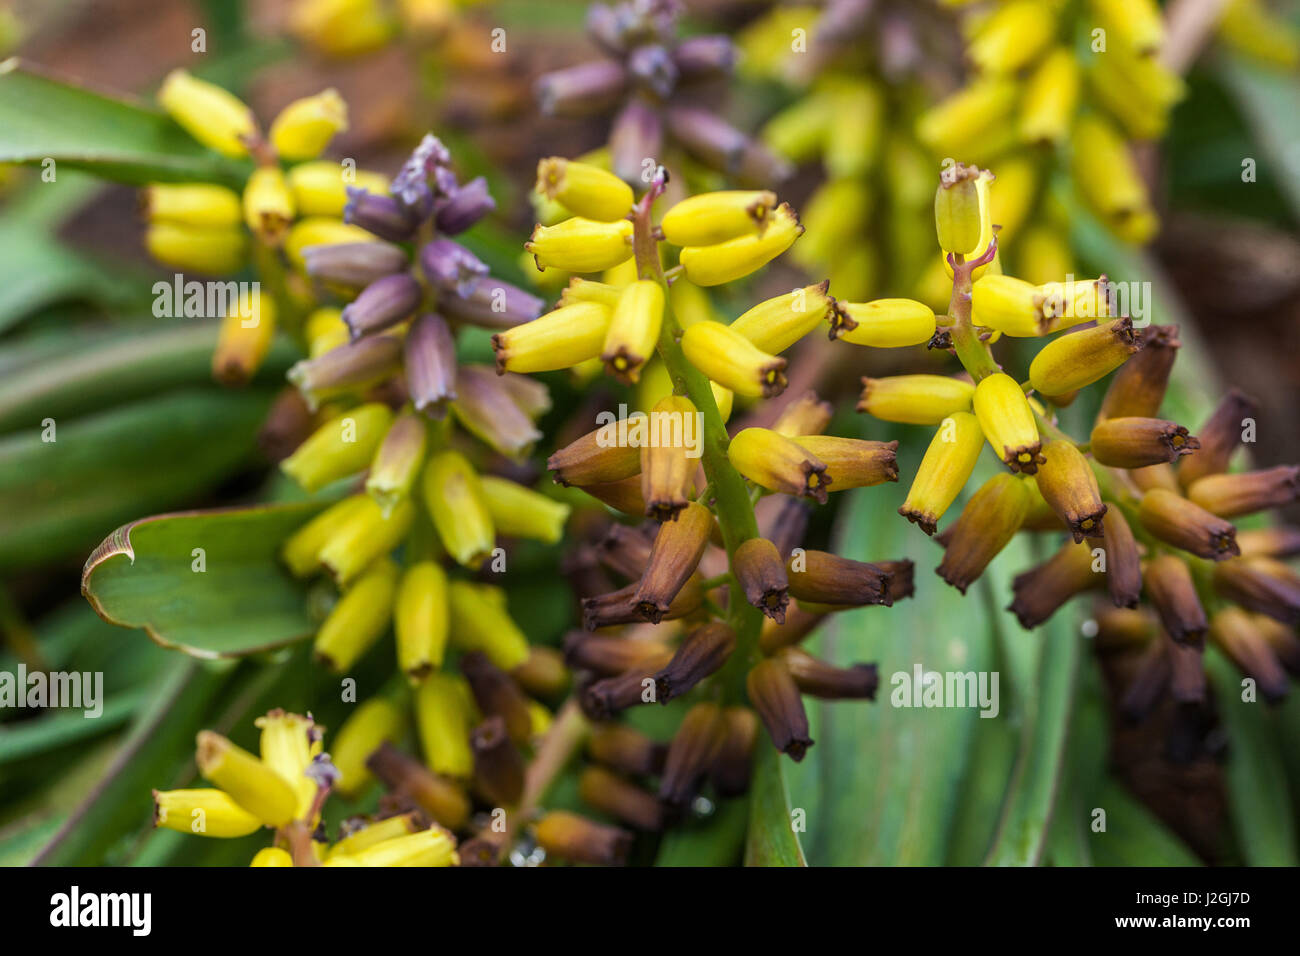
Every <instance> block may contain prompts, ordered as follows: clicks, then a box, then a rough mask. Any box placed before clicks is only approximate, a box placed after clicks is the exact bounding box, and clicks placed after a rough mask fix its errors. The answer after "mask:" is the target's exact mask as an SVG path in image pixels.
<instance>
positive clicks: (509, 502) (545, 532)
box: [480, 475, 572, 544]
mask: <svg viewBox="0 0 1300 956" xmlns="http://www.w3.org/2000/svg"><path fill="white" fill-rule="evenodd" d="M480 484H481V485H482V487H483V499H484V501H485V502H486V503H487V509H488V514H489V515H491V516H492V524H493V525H494V526H495V528H496V531H497V533H498V534H502V535H505V536H506V537H510V538H530V539H532V540H534V541H541V542H544V543H545V544H558V543H559V541H560V539H561V538H563V537H564V523H565V522H566V521H567V520H568V519H569V512H570V510H572V509H570V507H569V506H568V505H566V504H564V503H562V502H559V501H556V500H555V499H553V498H548V497H547V496H546V495H544V494H541V493H540V492H537V491H533V490H532V489H531V488H525V487H524V486H523V485H521V484H519V483H518V482H515V481H510V480H508V479H505V478H497V477H495V476H494V475H484V476H483V477H482V478H481V479H480Z"/></svg>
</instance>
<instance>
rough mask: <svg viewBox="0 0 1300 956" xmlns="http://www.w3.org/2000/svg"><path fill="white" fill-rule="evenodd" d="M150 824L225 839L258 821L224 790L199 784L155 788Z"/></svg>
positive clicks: (257, 825)
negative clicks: (188, 788)
mask: <svg viewBox="0 0 1300 956" xmlns="http://www.w3.org/2000/svg"><path fill="white" fill-rule="evenodd" d="M153 825H154V826H155V827H165V828H166V829H168V830H175V831H176V832H178V833H195V834H197V835H199V836H208V837H217V838H220V839H228V838H231V837H242V836H248V835H249V834H250V833H254V832H256V831H258V830H260V829H261V828H262V821H261V820H259V819H258V818H257V817H255V816H254V815H253V814H251V813H249V812H248V811H247V810H245V809H244V808H243V807H241V806H240V805H239V804H238V803H236V802H235V801H234V798H233V797H231V796H230V794H228V793H226V792H225V791H224V790H215V789H202V788H200V789H196V790H155V791H154V792H153Z"/></svg>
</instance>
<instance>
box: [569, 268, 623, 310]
mask: <svg viewBox="0 0 1300 956" xmlns="http://www.w3.org/2000/svg"><path fill="white" fill-rule="evenodd" d="M622 294H623V288H622V286H617V285H611V284H610V283H608V282H597V281H596V280H594V279H583V278H581V277H579V276H575V277H574V278H572V279H570V280H569V284H568V285H567V286H565V288H564V291H563V292H561V293H560V302H559V306H560V307H561V308H563V307H564V306H566V305H576V304H578V303H579V302H595V303H597V304H598V305H603V306H604V307H605V308H607V309H609V310H611V311H612V310H613V308H614V306H616V305H618V297H619V296H621V295H622Z"/></svg>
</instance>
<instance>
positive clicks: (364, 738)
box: [330, 612, 406, 798]
mask: <svg viewBox="0 0 1300 956" xmlns="http://www.w3.org/2000/svg"><path fill="white" fill-rule="evenodd" d="M399 613H400V612H399ZM400 647H401V646H400V644H399V645H398V648H399V650H400ZM405 728H406V718H405V715H403V713H402V709H401V708H400V707H398V706H397V704H395V703H394V702H393V701H392V700H390V699H389V698H388V697H385V696H383V695H380V696H378V697H372V698H370V699H369V700H368V701H366V702H365V703H363V704H360V705H359V706H358V707H357V709H356V710H355V711H353V712H352V716H350V717H349V718H348V719H347V720H345V721H344V722H343V726H342V727H341V728H339V732H338V733H337V734H336V735H335V737H334V744H333V746H332V747H330V759H331V760H332V761H334V766H335V767H337V768H338V771H339V773H340V774H341V775H342V776H341V777H340V778H339V782H338V789H339V790H340V791H341V792H342V793H344V794H345V795H347V796H349V797H354V798H355V797H356V796H357V795H358V794H360V793H361V791H362V790H364V789H365V788H366V786H367V785H368V784H369V783H370V782H371V781H372V780H373V779H374V775H373V774H372V773H371V772H370V770H369V768H367V767H366V760H368V759H369V757H370V755H371V754H372V753H374V752H375V751H376V750H378V749H379V747H380V745H381V744H383V743H384V742H385V741H388V742H390V743H391V742H395V741H397V740H400V739H401V736H402V732H403V731H404V730H405Z"/></svg>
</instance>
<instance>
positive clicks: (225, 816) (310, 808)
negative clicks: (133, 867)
mask: <svg viewBox="0 0 1300 956" xmlns="http://www.w3.org/2000/svg"><path fill="white" fill-rule="evenodd" d="M256 723H257V727H258V728H259V729H260V730H261V732H262V733H261V739H260V750H261V754H260V756H259V755H257V754H251V753H249V752H248V751H247V750H244V749H243V748H242V747H240V746H238V745H237V744H234V743H232V742H231V741H230V740H228V739H227V738H225V737H223V736H221V734H218V733H214V732H212V731H210V730H205V731H202V732H201V733H200V734H199V736H198V742H197V750H196V751H195V762H196V763H197V764H198V767H199V772H200V773H201V774H202V775H203V776H204V777H206V778H207V779H208V780H210V781H211V782H212V783H214V784H216V787H213V788H198V789H190V790H155V791H154V792H153V806H154V818H153V822H154V826H155V827H165V828H166V829H168V830H176V831H178V832H180V833H193V834H196V835H198V836H206V837H216V838H226V839H229V838H233V837H242V836H248V835H249V834H251V833H256V832H257V831H258V830H260V829H262V828H263V827H271V828H272V829H274V830H275V842H274V844H273V845H272V846H269V847H266V848H264V849H262V850H259V851H258V853H257V855H256V856H254V857H253V860H252V862H251V864H250V866H454V865H456V863H457V862H458V861H457V856H456V841H455V838H454V837H453V836H452V835H451V834H450V833H449V832H447V831H446V830H444V829H442V828H441V827H439V826H436V825H433V826H431V825H430V824H429V822H428V820H427V819H423V818H422V817H421V816H420V815H419V814H416V813H405V814H396V815H393V816H389V817H385V818H382V819H376V820H368V819H353V820H349V821H348V822H347V824H346V825H345V828H344V829H345V832H344V833H343V834H342V835H341V836H340V839H339V840H338V841H337V842H334V843H332V844H331V843H330V842H329V841H328V840H327V839H326V838H325V834H324V832H323V829H322V827H321V822H320V819H321V808H322V807H323V806H324V804H325V801H326V799H327V798H328V797H329V794H330V792H331V790H332V789H333V787H334V785H335V784H336V783H337V782H338V779H339V772H338V770H337V769H336V768H335V767H334V765H333V764H332V763H331V762H330V756H329V754H327V753H322V751H321V740H322V738H323V736H324V728H323V727H320V726H319V725H317V724H316V723H315V722H314V721H313V720H312V719H311V717H310V716H306V717H303V716H300V715H298V714H290V713H286V712H285V711H283V710H273V711H271V712H270V713H268V714H267V715H266V716H265V717H259V718H258V719H257V721H256Z"/></svg>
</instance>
